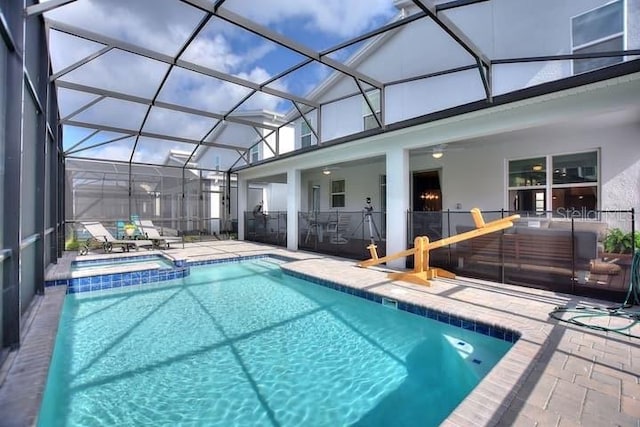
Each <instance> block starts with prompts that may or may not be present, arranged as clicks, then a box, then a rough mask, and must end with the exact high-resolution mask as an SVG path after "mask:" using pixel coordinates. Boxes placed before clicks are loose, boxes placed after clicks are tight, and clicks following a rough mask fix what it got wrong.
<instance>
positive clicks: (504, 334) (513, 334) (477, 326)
mask: <svg viewBox="0 0 640 427" xmlns="http://www.w3.org/2000/svg"><path fill="white" fill-rule="evenodd" d="M282 271H283V272H284V273H285V274H288V275H290V276H293V277H296V278H299V279H304V280H307V281H309V282H312V283H314V284H317V285H320V286H324V287H327V288H330V289H334V290H336V291H339V292H343V293H346V294H349V295H353V296H356V297H359V298H363V299H366V300H369V301H373V302H376V303H378V304H383V303H384V302H385V301H390V300H391V301H395V302H396V303H397V309H398V310H402V311H406V312H408V313H413V314H416V315H418V316H422V317H426V318H428V319H432V320H436V321H438V322H442V323H446V324H448V325H451V326H456V327H458V328H462V329H467V330H470V331H474V332H476V333H479V334H482V335H488V336H490V337H493V338H497V339H500V340H503V341H507V342H510V343H512V344H513V343H515V342H516V341H518V339H520V337H521V336H522V334H521V333H520V332H518V331H515V330H512V329H509V328H505V327H502V326H498V325H489V324H487V323H484V322H479V321H477V320H473V319H468V318H465V317H462V316H458V315H455V314H451V313H448V312H445V311H441V310H436V309H433V308H431V307H425V306H421V305H417V304H413V303H410V302H406V301H402V300H397V299H391V298H389V297H386V296H382V295H378V294H376V293H374V292H369V291H365V290H362V289H357V288H352V287H350V286H345V285H341V284H340V283H337V282H332V281H330V280H326V279H319V278H317V277H314V276H310V275H307V274H304V273H300V272H299V271H294V270H289V269H286V268H283V269H282ZM383 305H384V304H383Z"/></svg>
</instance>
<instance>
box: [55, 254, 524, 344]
mask: <svg viewBox="0 0 640 427" xmlns="http://www.w3.org/2000/svg"><path fill="white" fill-rule="evenodd" d="M154 256H156V255H142V256H138V257H126V258H136V259H150V258H152V257H154ZM265 258H274V259H277V260H280V261H285V262H291V261H297V260H296V259H295V258H290V257H287V256H283V255H278V254H257V255H242V256H234V257H226V258H215V259H207V260H201V261H188V260H184V259H182V260H173V262H174V265H175V268H173V269H151V270H142V271H132V272H122V273H111V274H101V275H96V276H88V277H76V278H70V279H57V280H50V281H47V282H45V286H46V287H50V286H67V293H69V294H73V293H79V292H90V291H99V290H105V289H113V288H120V287H125V286H133V285H141V284H150V283H156V282H163V281H167V280H174V279H182V278H185V277H187V276H189V274H191V267H198V266H203V265H213V264H233V263H241V262H244V261H250V260H257V259H265ZM103 261H104V260H86V261H82V262H83V263H87V264H93V263H99V262H103ZM282 271H283V272H284V273H285V274H288V275H290V276H292V277H296V278H299V279H304V280H307V281H309V282H311V283H314V284H316V285H320V286H324V287H326V288H330V289H333V290H336V291H339V292H342V293H345V294H348V295H353V296H356V297H359V298H363V299H366V300H369V301H373V302H376V303H378V304H383V305H384V303H385V302H388V301H394V302H395V303H396V305H397V309H398V310H402V311H406V312H408V313H413V314H416V315H418V316H422V317H426V318H428V319H432V320H436V321H438V322H442V323H446V324H448V325H451V326H456V327H459V328H462V329H466V330H470V331H474V332H476V333H479V334H482V335H487V336H490V337H493V338H497V339H500V340H503V341H507V342H510V343H515V342H516V341H518V339H519V338H520V337H521V334H520V332H518V331H515V330H512V329H509V328H505V327H502V326H499V325H489V324H487V323H483V322H479V321H477V320H473V319H468V318H465V317H462V316H458V315H456V314H452V313H448V312H445V311H441V310H436V309H433V308H431V307H425V306H421V305H417V304H413V303H410V302H406V301H402V300H396V299H390V298H388V297H385V296H382V295H379V294H376V293H374V292H369V291H365V290H362V289H357V288H353V287H350V286H345V285H342V284H340V283H337V282H333V281H330V280H326V279H320V278H318V277H314V276H311V275H308V274H304V273H300V272H298V271H294V270H290V269H287V268H282Z"/></svg>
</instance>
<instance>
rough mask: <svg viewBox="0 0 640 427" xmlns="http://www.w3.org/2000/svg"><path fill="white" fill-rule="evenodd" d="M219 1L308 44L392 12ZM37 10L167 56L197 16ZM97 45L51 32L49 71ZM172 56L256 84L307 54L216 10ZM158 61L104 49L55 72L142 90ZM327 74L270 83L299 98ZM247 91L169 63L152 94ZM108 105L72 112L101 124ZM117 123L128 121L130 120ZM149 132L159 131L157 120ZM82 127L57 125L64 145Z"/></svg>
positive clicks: (344, 36) (202, 103)
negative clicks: (234, 22)
mask: <svg viewBox="0 0 640 427" xmlns="http://www.w3.org/2000/svg"><path fill="white" fill-rule="evenodd" d="M223 7H224V8H227V9H228V10H229V11H231V12H233V13H236V14H240V15H242V16H245V17H247V18H248V19H250V20H253V21H254V22H256V23H258V24H260V25H262V26H266V27H268V28H270V29H271V30H273V31H275V32H277V33H279V34H282V35H285V36H287V37H289V38H291V39H292V40H294V41H295V42H296V43H299V44H301V45H304V46H306V47H309V48H311V49H314V50H317V51H322V50H324V49H327V48H329V47H331V46H334V45H336V44H338V43H340V42H342V41H345V40H348V39H350V38H353V37H355V36H358V35H361V34H363V33H365V32H367V31H369V30H372V29H374V28H377V27H379V26H381V25H383V24H385V23H387V22H389V20H390V19H391V18H392V17H393V16H394V14H395V13H396V9H395V7H394V6H393V1H392V0H350V1H344V0H324V1H317V0H297V1H291V0H269V1H260V2H258V1H254V0H227V1H226V2H225V3H224V6H223ZM46 16H47V18H49V19H53V20H57V21H61V22H66V23H69V24H71V25H74V26H77V27H81V28H84V29H87V30H89V31H92V32H96V33H100V34H104V35H105V36H107V37H111V38H115V39H117V40H122V41H125V42H127V43H132V44H135V45H138V46H141V47H145V48H148V49H151V50H154V51H156V52H159V53H162V54H167V55H175V54H176V53H177V51H178V50H179V49H180V47H181V46H182V44H183V43H184V41H185V40H186V39H187V38H188V36H189V34H190V33H191V32H192V31H193V29H194V28H195V27H196V25H197V24H198V22H199V21H200V19H201V18H202V16H203V14H202V12H201V11H198V10H197V9H195V8H193V7H190V6H188V5H186V4H184V3H182V2H179V1H177V0H136V1H131V0H109V1H106V0H79V1H77V2H74V3H71V4H69V5H66V6H63V7H60V8H58V9H56V10H54V11H52V12H50V13H48V14H47V15H46ZM101 47H102V46H101V45H97V44H94V43H90V42H86V41H83V40H74V38H73V37H69V36H63V35H61V34H60V33H58V34H56V35H55V37H52V43H51V54H52V63H53V67H54V72H55V71H58V70H60V69H62V68H64V67H66V66H67V65H69V64H72V63H74V62H75V61H77V60H78V59H80V58H83V57H85V56H87V55H90V54H91V53H93V52H95V51H96V50H98V49H99V48H101ZM353 50H354V48H351V49H345V50H344V51H342V52H338V53H337V54H334V55H332V57H333V58H337V59H339V60H345V59H346V58H347V57H348V56H349V55H350V54H352V53H353ZM181 58H182V59H184V60H186V61H189V62H192V63H195V64H201V65H204V66H206V67H209V68H211V69H214V70H217V71H221V72H224V73H227V74H231V75H234V76H237V77H240V78H243V79H246V80H250V81H252V82H255V83H263V82H265V81H267V80H268V79H270V78H271V77H272V76H274V75H277V74H279V73H280V72H282V71H284V70H286V69H287V68H289V67H291V66H293V65H295V64H298V63H300V62H302V61H303V60H305V59H306V58H305V57H304V56H302V55H300V54H297V53H295V52H293V51H291V50H289V49H286V48H283V47H282V46H279V45H277V44H275V43H272V42H270V41H268V40H266V39H263V38H260V37H258V36H256V35H255V34H252V33H250V32H248V31H245V30H243V29H241V28H239V27H236V26H234V25H231V24H228V23H226V22H224V21H223V20H221V19H219V18H217V17H214V18H213V19H212V20H211V21H210V22H209V24H208V25H207V27H205V29H204V31H202V32H201V33H200V35H199V36H198V37H197V38H196V39H195V41H194V42H193V43H192V44H191V45H190V47H189V48H188V49H187V50H186V51H185V52H184V54H183V56H182V57H181ZM166 69H167V66H166V64H162V63H158V62H157V61H151V60H148V59H137V58H133V57H132V56H131V55H129V54H125V53H123V52H120V51H111V52H109V53H108V54H106V55H104V56H103V57H102V58H99V59H97V60H93V61H91V62H90V63H88V64H86V65H84V66H82V67H81V68H79V69H78V70H76V71H74V72H72V73H70V74H68V75H67V76H64V77H63V80H66V81H69V82H75V83H82V84H85V85H89V86H96V87H99V88H105V89H109V90H114V91H118V92H124V93H134V94H136V95H138V96H143V97H148V98H150V97H152V96H153V95H154V94H155V90H156V89H157V84H158V82H159V81H161V79H162V77H163V75H164V73H165V72H166ZM330 72H331V69H330V68H328V67H326V66H322V65H319V64H312V65H309V66H306V67H304V68H302V69H300V70H299V71H297V72H296V73H294V74H292V75H290V76H287V77H285V78H282V79H280V80H278V81H275V82H273V83H272V84H271V85H270V87H273V88H275V89H278V90H282V91H285V92H289V93H292V94H295V95H299V96H302V95H304V94H306V93H308V92H309V91H310V90H311V89H312V88H314V87H315V86H316V85H317V84H318V83H319V82H321V81H322V80H323V79H325V78H326V77H327V76H328V74H329V73H330ZM67 93H68V92H67ZM246 93H247V89H245V88H242V87H237V86H235V85H230V84H228V83H224V82H222V81H219V80H216V79H212V78H209V77H206V76H202V75H198V74H197V73H192V72H188V71H185V70H178V69H174V71H173V72H172V73H171V75H170V76H169V79H168V80H167V82H166V84H165V87H164V88H163V90H162V92H161V93H160V96H159V99H161V100H165V101H167V102H174V103H181V104H184V105H187V106H194V107H196V108H199V109H204V110H207V111H215V112H218V113H225V112H226V111H227V110H228V109H229V108H231V106H233V105H235V103H236V102H238V101H239V100H240V99H242V97H243V96H244V95H246ZM70 98H73V97H68V96H67V95H62V96H61V104H62V107H63V108H62V109H63V112H62V113H63V115H64V114H68V113H69V112H71V111H73V110H72V109H71V107H66V108H65V104H69V105H71V104H74V102H72V101H71V100H70ZM77 103H78V102H77V99H76V102H75V104H77ZM75 104H74V106H75ZM111 104H112V105H111V108H109V107H110V105H109V104H108V103H104V102H103V101H101V102H99V103H98V104H96V105H95V106H94V107H92V108H90V109H89V110H87V111H86V112H84V113H82V116H81V117H82V119H83V120H84V121H90V120H92V119H94V118H99V119H100V121H101V122H102V123H103V124H110V123H112V122H113V123H114V124H115V123H119V122H122V120H123V118H122V114H123V112H122V111H118V108H115V104H117V103H111ZM65 109H66V110H67V111H64V110H65ZM119 109H120V110H122V107H120V108H119ZM241 109H266V110H274V111H278V112H286V111H288V110H289V109H291V104H290V103H289V102H288V101H280V100H279V99H277V98H274V97H270V96H263V95H258V96H254V97H252V99H251V100H250V101H249V102H248V103H247V105H245V106H243V107H241ZM126 121H129V122H131V118H130V117H129V118H128V120H126ZM168 122H170V120H169V121H168ZM182 125H184V123H182ZM170 126H171V123H167V131H168V130H169V129H170ZM155 130H156V131H162V129H161V128H159V129H155ZM84 134H86V132H85V131H77V130H74V129H65V147H69V146H71V145H73V143H75V142H76V141H78V140H79V139H80V138H82V135H84ZM84 145H86V144H84ZM104 150H106V148H105V149H104Z"/></svg>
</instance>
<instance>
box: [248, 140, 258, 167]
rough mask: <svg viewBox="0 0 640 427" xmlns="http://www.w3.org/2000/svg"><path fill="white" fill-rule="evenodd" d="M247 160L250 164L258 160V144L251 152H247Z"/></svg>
mask: <svg viewBox="0 0 640 427" xmlns="http://www.w3.org/2000/svg"><path fill="white" fill-rule="evenodd" d="M249 160H250V161H251V163H255V162H257V161H258V160H260V144H258V145H255V146H253V147H251V150H249Z"/></svg>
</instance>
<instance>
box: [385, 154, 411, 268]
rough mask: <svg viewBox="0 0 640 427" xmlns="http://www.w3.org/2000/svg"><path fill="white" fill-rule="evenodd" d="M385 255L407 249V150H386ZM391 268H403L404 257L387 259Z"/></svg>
mask: <svg viewBox="0 0 640 427" xmlns="http://www.w3.org/2000/svg"><path fill="white" fill-rule="evenodd" d="M386 154H387V165H386V166H387V255H390V254H393V253H396V252H400V251H403V250H405V249H407V211H408V210H409V207H410V199H409V191H410V188H411V187H410V185H409V151H408V150H404V149H401V148H392V149H390V150H389V151H387V153H386ZM387 265H388V266H389V267H392V268H404V267H405V258H400V259H397V260H393V261H389V262H388V263H387Z"/></svg>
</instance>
